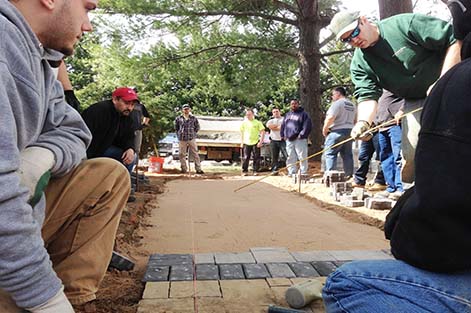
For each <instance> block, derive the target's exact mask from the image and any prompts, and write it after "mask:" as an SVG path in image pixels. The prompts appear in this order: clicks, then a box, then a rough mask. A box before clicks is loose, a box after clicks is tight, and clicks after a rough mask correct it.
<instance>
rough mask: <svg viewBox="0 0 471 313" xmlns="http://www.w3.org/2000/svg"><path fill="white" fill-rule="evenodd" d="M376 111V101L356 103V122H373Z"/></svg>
mask: <svg viewBox="0 0 471 313" xmlns="http://www.w3.org/2000/svg"><path fill="white" fill-rule="evenodd" d="M377 109H378V102H377V101H376V100H367V101H363V102H360V103H358V119H357V121H366V122H368V124H370V125H371V123H372V122H373V121H374V119H375V117H376V111H377Z"/></svg>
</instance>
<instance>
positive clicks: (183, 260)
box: [149, 253, 193, 266]
mask: <svg viewBox="0 0 471 313" xmlns="http://www.w3.org/2000/svg"><path fill="white" fill-rule="evenodd" d="M149 264H152V265H155V266H172V265H183V264H193V257H192V255H191V254H160V253H157V254H152V255H151V256H150V258H149Z"/></svg>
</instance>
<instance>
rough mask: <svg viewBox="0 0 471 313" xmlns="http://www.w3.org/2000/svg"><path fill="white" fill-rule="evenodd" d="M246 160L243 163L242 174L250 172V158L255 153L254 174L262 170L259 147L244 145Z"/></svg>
mask: <svg viewBox="0 0 471 313" xmlns="http://www.w3.org/2000/svg"><path fill="white" fill-rule="evenodd" d="M243 149H244V158H243V161H242V172H244V173H246V172H248V171H249V162H250V157H251V156H252V153H253V170H254V172H256V171H258V170H259V168H260V148H259V147H257V144H254V145H246V144H244V147H243Z"/></svg>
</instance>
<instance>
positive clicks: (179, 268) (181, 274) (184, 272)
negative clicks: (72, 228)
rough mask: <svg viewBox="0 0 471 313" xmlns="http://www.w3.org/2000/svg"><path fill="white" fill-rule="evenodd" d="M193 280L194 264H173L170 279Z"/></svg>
mask: <svg viewBox="0 0 471 313" xmlns="http://www.w3.org/2000/svg"><path fill="white" fill-rule="evenodd" d="M181 280H193V264H183V265H173V266H172V267H171V268H170V281H181Z"/></svg>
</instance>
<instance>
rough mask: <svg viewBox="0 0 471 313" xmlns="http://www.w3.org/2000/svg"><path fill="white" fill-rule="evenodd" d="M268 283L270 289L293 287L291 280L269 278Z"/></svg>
mask: <svg viewBox="0 0 471 313" xmlns="http://www.w3.org/2000/svg"><path fill="white" fill-rule="evenodd" d="M267 265H268V264H267ZM285 265H286V266H288V265H287V264H285ZM267 283H268V285H269V286H270V287H290V286H291V285H292V283H291V280H289V279H288V278H267ZM285 290H286V289H285Z"/></svg>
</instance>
